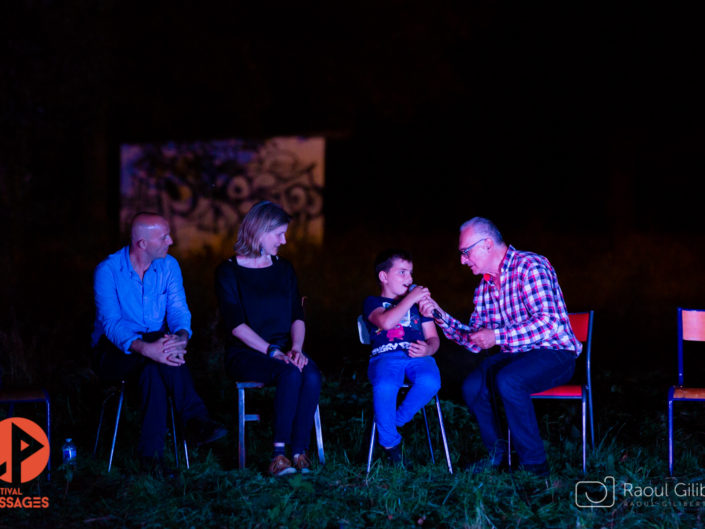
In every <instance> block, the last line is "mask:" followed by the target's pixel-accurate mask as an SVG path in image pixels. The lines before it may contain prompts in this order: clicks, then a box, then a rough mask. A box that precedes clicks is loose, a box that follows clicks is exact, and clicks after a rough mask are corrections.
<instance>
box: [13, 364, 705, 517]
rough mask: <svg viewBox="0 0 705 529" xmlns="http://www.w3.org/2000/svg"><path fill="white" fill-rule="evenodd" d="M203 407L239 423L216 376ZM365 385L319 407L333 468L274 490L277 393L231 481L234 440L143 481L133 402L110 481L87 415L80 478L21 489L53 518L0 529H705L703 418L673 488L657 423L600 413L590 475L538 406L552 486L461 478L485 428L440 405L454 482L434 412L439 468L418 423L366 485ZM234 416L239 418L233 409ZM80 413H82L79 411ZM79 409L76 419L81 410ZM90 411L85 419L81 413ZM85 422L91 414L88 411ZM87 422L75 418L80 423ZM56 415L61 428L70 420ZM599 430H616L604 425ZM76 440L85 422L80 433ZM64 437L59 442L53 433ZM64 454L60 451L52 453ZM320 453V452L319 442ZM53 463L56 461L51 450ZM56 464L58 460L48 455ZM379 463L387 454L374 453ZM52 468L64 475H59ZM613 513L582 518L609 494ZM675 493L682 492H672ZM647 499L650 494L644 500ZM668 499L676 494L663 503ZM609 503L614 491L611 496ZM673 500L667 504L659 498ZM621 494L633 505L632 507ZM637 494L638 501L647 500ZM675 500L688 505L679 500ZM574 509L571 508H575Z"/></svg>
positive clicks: (687, 412) (690, 413) (253, 401)
mask: <svg viewBox="0 0 705 529" xmlns="http://www.w3.org/2000/svg"><path fill="white" fill-rule="evenodd" d="M206 393H207V395H208V397H207V398H208V399H211V398H212V397H213V396H214V395H216V394H218V393H219V394H220V395H221V396H222V399H223V400H221V401H219V405H217V406H214V415H216V416H217V417H218V418H219V419H221V420H223V421H225V422H226V423H227V424H228V425H233V424H234V412H235V407H234V403H235V395H234V392H233V391H232V389H231V388H230V387H229V386H228V385H227V384H226V383H225V381H222V380H220V379H218V378H217V377H216V379H215V380H211V386H210V388H209V389H208V390H207V391H206ZM369 395H370V391H369V386H368V384H367V382H366V381H360V380H353V379H351V378H349V379H348V380H340V379H332V380H331V379H329V380H327V381H326V384H325V387H324V392H323V395H322V398H321V410H322V420H323V431H324V443H325V450H326V464H325V466H323V467H320V466H318V465H317V466H316V468H315V470H314V472H313V473H312V474H310V475H307V476H302V475H295V476H293V477H288V478H280V479H275V478H270V477H268V476H267V475H266V473H265V467H266V464H267V460H268V455H269V450H270V445H269V440H270V439H271V437H270V436H271V430H270V428H269V426H268V424H269V419H270V417H271V400H272V390H271V389H266V390H260V391H257V392H251V394H250V398H249V400H248V408H249V409H250V410H252V411H259V412H260V413H261V414H262V417H263V421H262V422H261V423H249V425H248V449H249V453H248V456H249V457H248V466H247V468H246V469H245V470H238V469H236V468H235V467H236V452H235V449H236V448H235V447H236V437H235V431H234V429H233V430H232V431H231V434H230V435H229V436H228V437H226V438H224V439H223V440H220V441H218V442H216V443H214V444H213V445H212V446H211V447H208V448H206V447H202V448H201V449H199V450H192V451H191V462H192V465H191V468H190V469H189V470H185V469H184V468H183V466H182V471H181V472H180V473H179V474H178V476H177V477H176V478H175V479H172V480H157V479H154V478H152V477H151V476H146V475H142V474H140V473H139V472H137V469H136V468H135V464H134V450H133V447H132V446H131V444H130V441H131V440H134V438H135V436H136V434H137V429H138V424H137V416H136V414H135V411H134V410H135V405H134V395H132V396H130V395H128V408H127V413H126V415H125V417H124V421H123V423H122V425H121V430H120V436H119V438H118V447H117V454H116V459H115V464H114V468H113V470H112V471H111V472H110V473H109V474H108V473H107V472H106V461H107V459H106V450H107V446H106V445H107V442H108V439H107V435H106V436H105V437H103V440H102V445H101V446H102V448H101V450H99V454H98V457H93V456H92V455H91V450H92V434H93V432H94V428H95V424H96V423H95V418H96V415H93V416H92V417H91V419H88V417H89V416H91V414H90V413H86V414H85V416H86V421H87V422H86V424H85V425H84V426H83V427H82V428H81V431H83V432H86V433H85V434H79V435H78V441H79V445H78V446H79V465H78V468H77V469H76V470H75V471H73V472H71V471H69V472H67V470H66V469H64V468H60V467H59V468H55V469H54V472H53V475H52V480H51V481H50V482H49V481H47V480H46V479H45V477H41V478H39V479H37V480H35V481H34V482H31V483H30V484H27V485H25V486H24V487H23V488H22V492H23V494H24V495H25V496H44V497H48V498H49V502H50V506H49V508H47V509H34V510H27V509H4V512H3V513H2V516H1V517H0V527H2V528H5V527H12V528H20V527H27V528H29V527H32V528H34V527H56V528H59V527H86V528H102V527H111V528H112V527H194V528H200V527H233V528H244V527H248V528H270V527H282V528H283V527H286V528H314V527H321V528H332V527H335V528H357V527H453V528H455V527H460V528H465V527H468V528H491V527H620V528H621V527H700V526H702V525H703V522H702V517H703V515H704V514H705V507H704V506H703V505H701V504H705V493H703V496H700V495H698V494H696V496H693V495H692V494H691V495H690V496H685V495H684V494H682V493H683V492H687V491H688V490H690V491H691V492H692V491H693V490H694V489H692V488H691V489H687V488H686V487H687V486H689V485H690V484H693V483H695V484H697V483H700V482H702V481H703V479H705V475H704V472H703V469H702V466H701V465H702V462H703V456H704V454H703V450H702V443H701V442H700V440H699V439H698V437H697V436H698V425H697V424H698V422H699V420H700V417H698V413H697V410H696V409H695V408H688V407H683V410H682V413H679V415H678V417H679V419H678V420H679V423H680V426H681V428H680V435H679V437H678V438H679V453H678V456H679V457H678V469H677V470H678V476H679V477H677V478H673V479H667V478H666V476H667V467H666V460H665V455H666V452H665V446H664V443H663V439H664V434H665V429H664V418H663V413H655V412H654V413H651V414H650V415H649V416H642V417H640V420H639V425H640V426H639V427H638V428H637V429H635V428H633V427H632V421H633V420H634V418H633V416H632V414H630V413H618V412H610V413H608V414H607V416H606V415H605V413H604V412H600V417H599V418H600V424H611V425H613V426H612V427H610V428H609V429H608V430H607V431H604V430H603V427H600V430H598V432H599V435H598V439H597V446H596V449H595V451H594V452H592V453H591V455H590V458H589V469H588V474H587V476H583V475H582V469H581V464H580V447H581V443H580V434H579V431H578V425H579V416H578V413H577V408H578V406H576V405H569V404H565V405H564V404H560V403H557V402H553V403H545V402H544V403H537V411H538V413H539V416H540V418H541V421H540V422H541V427H542V431H543V433H544V436H545V440H546V446H547V449H548V454H549V461H550V463H551V466H552V470H553V472H552V476H551V479H550V480H540V479H537V478H534V477H532V476H530V475H527V474H525V473H523V472H515V473H513V474H500V475H493V474H490V473H484V474H478V475H473V474H472V473H469V472H464V471H461V469H460V463H461V462H462V459H463V457H467V456H470V457H474V456H481V455H482V447H481V446H480V443H479V439H478V432H477V428H476V426H475V424H474V421H473V420H472V419H471V417H470V416H469V414H468V413H467V411H466V410H465V408H464V407H463V406H462V405H460V404H458V403H456V402H455V401H454V400H442V406H443V412H444V416H445V424H446V426H447V429H448V434H449V440H450V447H451V453H452V459H453V463H454V465H455V472H454V474H453V475H450V474H449V473H448V471H447V469H446V465H445V462H444V457H443V452H442V450H441V445H440V443H439V439H438V437H439V434H438V429H437V427H436V421H435V415H434V414H432V413H431V412H432V411H433V409H432V408H431V407H429V408H428V411H429V419H430V424H431V426H432V435H433V438H434V446H435V448H436V451H435V456H436V464H435V465H434V464H431V463H430V461H429V456H428V450H427V447H426V441H425V432H424V429H423V421H422V420H420V416H419V417H418V418H417V419H415V420H414V421H413V422H412V423H410V424H409V425H407V426H406V427H405V428H404V430H403V432H402V433H403V435H404V437H405V453H406V454H407V456H408V457H409V458H410V460H411V461H412V462H413V463H414V466H413V469H412V470H401V469H398V468H391V467H389V466H387V465H386V464H385V463H384V462H382V461H381V460H380V459H376V460H375V463H374V465H373V468H372V471H371V473H370V475H369V476H367V475H366V472H365V456H366V447H367V441H368V440H369V426H370V424H369V418H370V415H369V410H370V405H371V403H370V400H369ZM228 404H232V406H227V405H228ZM81 406H82V405H81ZM79 407H80V406H79ZM82 411H83V410H81V412H82ZM86 411H87V408H86ZM75 412H76V413H78V412H79V410H78V409H76V410H75ZM63 413H64V412H62V411H60V410H57V415H58V416H59V417H61V419H64V417H62V416H63ZM605 417H607V418H608V420H607V421H605ZM74 426H75V427H76V428H78V427H79V426H81V425H80V423H79V422H77V423H76V424H75V425H74ZM57 434H58V432H57ZM54 444H55V445H58V444H59V443H58V441H57V442H55V443H54ZM312 446H315V443H312ZM55 452H56V450H55ZM54 455H55V457H57V458H58V455H59V454H54ZM376 455H379V451H377V452H376ZM55 466H56V465H55ZM610 476H612V477H614V480H615V481H614V495H612V496H608V497H607V499H606V500H605V502H603V503H604V505H605V507H600V508H584V507H581V506H579V505H578V504H581V505H582V504H584V503H585V501H586V500H584V498H583V496H582V495H581V494H579V495H578V496H577V497H576V491H577V492H578V493H582V492H585V491H586V490H589V491H590V493H591V494H592V495H593V496H592V497H593V498H598V497H600V496H599V494H601V493H602V494H604V490H605V489H602V488H600V485H597V484H595V483H592V484H587V483H582V482H584V481H586V480H588V481H599V482H602V483H604V484H606V485H607V486H608V487H611V486H612V482H611V481H610ZM678 483H681V485H680V486H679V487H676V485H677V484H678ZM649 487H651V488H649ZM665 487H668V490H665ZM608 490H609V492H610V494H612V488H609V489H608ZM664 490H665V493H664V492H663V491H664ZM625 491H627V493H626V494H625ZM639 491H642V492H643V494H642V495H641V496H639V495H638V494H635V493H638V492H639ZM678 493H681V494H680V495H679V494H678ZM576 502H577V503H576Z"/></svg>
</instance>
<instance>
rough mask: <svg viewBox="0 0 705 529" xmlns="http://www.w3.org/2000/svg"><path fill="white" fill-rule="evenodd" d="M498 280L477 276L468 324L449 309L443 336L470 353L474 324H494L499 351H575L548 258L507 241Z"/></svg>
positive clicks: (577, 348) (577, 347)
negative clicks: (449, 313)
mask: <svg viewBox="0 0 705 529" xmlns="http://www.w3.org/2000/svg"><path fill="white" fill-rule="evenodd" d="M499 280H500V281H499V285H497V284H496V283H495V278H492V277H491V276H489V275H485V276H483V278H482V280H481V281H480V284H479V285H478V286H477V288H476V289H475V299H474V304H475V311H474V312H473V313H472V315H471V316H470V322H469V324H468V325H464V324H462V323H460V322H459V321H458V320H456V319H455V318H453V317H451V316H450V315H449V316H448V318H447V319H446V321H445V323H443V324H440V327H441V329H442V330H443V333H444V334H445V335H446V337H447V338H449V339H450V340H453V341H454V342H456V343H458V344H459V345H462V346H463V347H465V348H466V349H468V350H469V351H472V352H473V353H479V352H480V350H481V349H480V347H478V346H477V345H474V344H472V343H471V342H470V336H469V335H470V334H471V333H473V332H476V331H478V330H479V329H483V328H484V329H494V335H495V341H496V343H497V345H499V346H500V351H501V352H503V353H520V352H524V351H530V350H532V349H539V348H543V349H563V350H567V351H575V354H576V355H579V354H580V351H581V350H582V348H583V346H582V344H581V343H580V342H579V341H578V340H577V339H576V338H575V335H574V334H573V330H572V329H571V328H570V322H569V320H568V312H567V310H566V306H565V301H564V299H563V293H562V292H561V287H560V286H559V285H558V278H557V277H556V272H555V270H553V267H552V266H551V263H549V262H548V259H546V258H545V257H543V256H541V255H537V254H535V253H531V252H520V251H518V250H515V249H514V247H513V246H509V248H508V249H507V253H506V255H505V256H504V259H503V260H502V263H501V264H500V272H499Z"/></svg>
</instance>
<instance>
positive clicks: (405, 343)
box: [363, 249, 441, 464]
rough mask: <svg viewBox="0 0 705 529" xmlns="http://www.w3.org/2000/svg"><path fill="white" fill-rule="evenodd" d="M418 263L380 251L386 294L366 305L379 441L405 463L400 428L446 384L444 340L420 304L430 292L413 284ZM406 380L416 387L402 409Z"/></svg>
mask: <svg viewBox="0 0 705 529" xmlns="http://www.w3.org/2000/svg"><path fill="white" fill-rule="evenodd" d="M413 268H414V265H413V263H412V262H411V256H410V255H409V254H408V253H407V252H405V251H403V250H394V249H390V250H386V251H384V252H382V253H381V254H379V255H378V256H377V259H376V260H375V272H376V273H377V279H378V280H379V284H380V287H381V294H380V295H379V296H369V297H368V298H367V299H366V300H365V302H364V304H363V316H364V320H365V324H366V325H367V329H368V332H369V335H370V343H371V345H372V353H371V357H370V363H369V366H368V369H367V376H368V377H369V379H370V382H371V383H372V393H373V400H374V411H375V422H376V424H377V433H378V440H379V444H380V445H381V446H382V447H383V448H384V450H385V452H386V454H387V458H388V459H389V460H390V461H391V462H392V463H395V464H396V463H399V464H401V463H402V454H401V440H402V438H401V435H399V432H398V431H397V427H399V426H403V425H404V424H406V423H407V422H409V421H410V420H411V418H412V417H413V416H414V415H415V414H416V412H417V411H419V410H420V409H421V408H422V407H423V406H425V405H426V403H428V401H429V400H431V398H432V397H433V396H434V395H435V394H436V393H438V390H439V389H440V387H441V375H440V372H439V371H438V366H437V365H436V361H435V360H434V359H433V358H432V355H433V354H434V353H435V352H436V351H437V350H438V346H439V344H440V340H439V338H438V333H437V332H436V327H435V324H434V322H433V320H432V319H431V318H425V317H422V316H421V315H420V313H419V308H418V305H417V303H418V302H419V301H420V300H421V299H424V298H428V297H430V292H429V290H428V289H427V288H425V287H420V286H415V285H413V284H412V272H413ZM405 379H406V380H408V382H409V383H410V384H411V388H410V389H409V391H408V393H407V394H406V398H405V399H404V402H402V403H401V405H400V406H399V408H397V406H396V403H397V394H398V393H399V389H400V388H401V386H402V384H404V380H405Z"/></svg>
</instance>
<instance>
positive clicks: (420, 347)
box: [409, 340, 431, 358]
mask: <svg viewBox="0 0 705 529" xmlns="http://www.w3.org/2000/svg"><path fill="white" fill-rule="evenodd" d="M430 351H431V348H430V346H429V345H428V344H427V343H426V342H424V341H423V340H416V343H412V344H411V345H409V356H410V357H411V358H420V357H422V356H429V355H430V354H431V352H430Z"/></svg>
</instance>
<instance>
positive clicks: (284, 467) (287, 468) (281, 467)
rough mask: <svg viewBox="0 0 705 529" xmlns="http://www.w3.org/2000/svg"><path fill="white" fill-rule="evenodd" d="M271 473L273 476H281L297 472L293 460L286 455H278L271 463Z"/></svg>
mask: <svg viewBox="0 0 705 529" xmlns="http://www.w3.org/2000/svg"><path fill="white" fill-rule="evenodd" d="M269 473H270V474H271V475H272V476H275V477H280V476H286V475H287V474H296V469H295V468H294V467H292V466H291V461H289V460H288V459H287V458H286V456H283V455H278V456H275V457H274V459H272V462H271V463H269Z"/></svg>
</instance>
